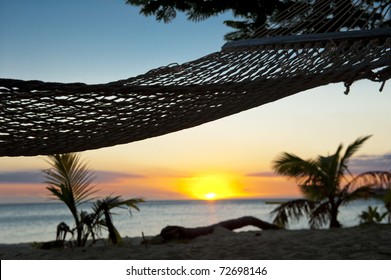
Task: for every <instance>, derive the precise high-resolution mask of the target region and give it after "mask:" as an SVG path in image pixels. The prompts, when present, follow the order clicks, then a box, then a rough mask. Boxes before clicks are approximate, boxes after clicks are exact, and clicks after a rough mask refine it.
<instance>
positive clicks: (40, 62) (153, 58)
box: [0, 0, 391, 203]
mask: <svg viewBox="0 0 391 280" xmlns="http://www.w3.org/2000/svg"><path fill="white" fill-rule="evenodd" d="M230 17H231V15H230V14H227V15H221V16H219V17H216V18H212V19H209V20H207V21H203V22H197V23H193V22H188V21H187V20H186V17H185V16H184V15H179V16H178V17H177V19H176V20H174V21H173V22H172V23H170V24H164V23H159V22H157V21H156V20H155V18H154V17H144V16H142V15H140V14H139V12H138V8H136V7H132V6H129V5H125V1H122V0H115V1H113V0H110V1H109V0H83V1H76V0H68V1H49V0H35V1H31V0H30V1H27V0H0V77H1V78H14V79H26V80H28V79H37V80H43V81H51V82H85V83H106V82H110V81H115V80H119V79H125V78H128V77H132V76H135V75H139V74H142V73H145V72H147V71H149V70H151V69H153V68H156V67H160V66H165V65H168V64H170V63H174V62H176V63H182V62H186V61H190V60H194V59H197V58H200V57H202V56H204V55H207V54H210V53H212V52H215V51H219V50H220V49H221V47H222V45H223V44H224V40H223V36H224V34H225V33H227V32H229V31H230V30H229V29H228V28H227V27H225V26H224V24H223V20H226V19H230ZM379 87H380V84H377V83H372V82H368V81H360V82H357V83H355V84H353V86H352V87H351V93H350V94H349V95H348V96H346V95H344V94H343V92H344V90H345V89H344V86H343V85H342V84H332V85H328V86H324V87H320V88H316V89H312V90H309V91H306V92H303V93H299V94H296V95H294V96H291V97H288V98H285V99H282V100H279V101H277V102H274V103H270V104H266V105H264V106H261V107H259V108H254V109H252V110H248V111H246V112H242V113H240V114H236V115H233V116H230V117H226V118H224V119H221V120H217V121H214V122H211V123H207V124H204V125H201V126H199V127H195V128H191V129H186V130H183V131H179V132H176V133H171V134H168V135H164V136H160V137H155V138H152V139H147V140H144V141H139V142H135V143H129V144H125V145H119V146H114V147H108V148H103V149H99V150H94V151H87V152H84V153H83V158H85V159H86V160H87V161H88V162H89V165H90V167H91V169H93V170H96V171H97V172H98V175H99V176H100V178H101V179H99V180H98V182H97V183H98V184H100V183H102V184H103V183H104V184H106V185H105V187H106V188H107V192H108V193H113V192H116V194H124V195H131V196H143V197H146V198H147V199H170V198H174V199H178V198H186V195H185V192H181V191H179V188H180V187H181V184H182V183H183V182H184V181H186V180H187V181H189V182H190V181H192V182H196V181H197V182H198V181H199V182H201V181H204V182H206V181H208V180H206V179H205V180H199V178H216V176H220V177H222V178H223V177H224V178H226V180H228V179H229V180H232V181H235V182H236V184H237V185H238V188H239V186H240V188H241V189H240V192H241V193H247V194H248V195H252V196H254V197H265V196H267V197H271V196H276V195H277V196H278V195H280V196H282V195H286V196H292V195H297V194H298V193H297V188H295V186H294V184H291V183H290V184H288V183H287V180H286V179H285V178H278V179H277V178H275V176H271V172H272V170H271V163H272V161H273V159H275V158H276V156H278V154H279V153H281V152H283V151H286V152H291V153H295V154H297V155H299V156H302V157H303V158H310V157H314V156H316V155H318V154H322V155H327V154H328V153H333V152H335V150H336V148H337V146H338V145H339V144H340V143H344V144H345V147H346V146H347V145H348V144H350V143H351V142H353V141H354V140H355V139H356V138H358V137H360V136H365V135H373V137H372V138H371V139H369V140H368V141H367V142H366V143H365V145H364V146H363V148H362V149H361V150H360V151H359V153H357V157H356V158H355V159H354V161H353V162H352V164H354V165H355V166H356V168H357V170H365V169H379V168H381V169H391V162H390V157H389V155H390V154H391V111H390V105H389V104H391V85H390V84H389V83H387V84H386V86H385V88H384V90H383V92H382V93H379V92H378V89H379ZM47 167H48V165H47V163H46V162H45V160H44V157H29V158H26V157H18V158H7V157H6V158H0V203H1V202H10V201H15V202H18V201H37V200H40V199H41V200H42V199H44V197H45V188H44V185H43V184H39V182H38V181H39V178H40V177H39V174H38V175H36V176H38V177H36V176H32V178H33V177H34V178H33V179H32V180H31V181H30V182H29V180H28V178H27V177H26V176H29V174H32V173H31V172H33V173H34V174H35V173H39V170H42V169H45V168H47ZM15 172H21V173H15ZM26 172H27V173H26ZM26 174H27V175H26ZM216 174H217V175H216ZM18 176H20V177H18ZM4 178H5V179H4ZM18 178H19V180H18ZM37 178H38V179H37ZM191 178H193V179H194V178H196V179H197V180H195V179H194V180H191ZM10 180H14V181H12V182H10ZM110 180H111V183H110V182H109V181H110ZM119 181H120V182H121V183H120V184H118V182H119ZM28 183H31V184H30V185H29V184H28Z"/></svg>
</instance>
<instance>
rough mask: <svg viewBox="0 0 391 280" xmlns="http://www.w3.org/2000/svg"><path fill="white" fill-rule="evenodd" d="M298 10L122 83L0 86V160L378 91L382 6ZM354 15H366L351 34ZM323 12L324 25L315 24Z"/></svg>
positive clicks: (338, 3)
mask: <svg viewBox="0 0 391 280" xmlns="http://www.w3.org/2000/svg"><path fill="white" fill-rule="evenodd" d="M303 2H305V1H298V3H297V4H296V5H295V9H289V10H287V11H284V12H283V13H281V14H279V15H278V16H279V17H281V18H284V19H285V21H279V23H278V24H275V25H274V26H269V27H268V28H262V29H259V30H258V32H256V33H255V34H253V36H252V37H250V38H248V39H246V40H241V41H234V42H230V43H227V44H226V45H224V46H223V48H222V50H221V51H219V52H216V53H212V54H210V55H207V56H205V57H202V58H200V59H198V60H195V61H191V62H187V63H184V64H181V65H178V64H171V65H168V66H166V67H161V68H157V69H154V70H151V71H149V72H147V73H145V74H143V75H140V76H137V77H133V78H129V79H126V80H120V81H116V82H111V83H107V84H99V85H86V84H82V83H71V84H65V83H47V82H41V81H22V80H12V79H0V156H35V155H48V154H55V153H65V152H77V151H83V150H89V149H96V148H102V147H107V146H113V145H117V144H124V143H129V142H132V141H138V140H142V139H146V138H150V137H154V136H159V135H163V134H167V133H170V132H174V131H178V130H182V129H185V128H190V127H194V126H197V125H200V124H203V123H206V122H209V121H213V120H216V119H219V118H222V117H225V116H229V115H232V114H235V113H238V112H241V111H243V110H247V109H250V108H254V107H257V106H260V105H262V104H265V103H268V102H272V101H276V100H278V99H281V98H283V97H287V96H290V95H293V94H295V93H298V92H301V91H304V90H307V89H311V88H314V87H318V86H322V85H327V84H329V83H338V82H343V83H345V86H346V88H347V92H348V91H349V86H350V85H351V84H352V83H353V82H354V81H357V80H360V79H369V80H372V81H377V82H382V85H381V89H382V88H383V86H384V83H385V81H386V80H388V79H390V78H391V28H377V27H378V26H381V24H382V23H383V22H385V21H387V20H389V16H390V10H391V4H386V5H378V6H376V4H373V5H367V4H365V1H346V0H334V1H318V2H319V3H320V4H318V5H303ZM307 2H308V1H307ZM309 2H310V3H313V2H314V1H309ZM352 5H354V7H355V9H354V10H355V12H354V13H352V12H351V9H350V8H351V6H352ZM349 7H350V8H349ZM357 11H362V13H364V12H365V13H366V14H368V13H369V14H370V16H369V17H368V18H367V20H366V21H365V22H364V23H361V24H360V28H357V22H358V21H359V19H360V17H359V16H360V15H359V14H357ZM327 13H329V14H332V15H333V16H332V17H330V19H331V20H328V21H326V22H324V21H323V22H322V21H320V15H322V18H325V14H327ZM298 15H300V16H298ZM303 15H305V17H304V18H305V20H303ZM334 18H337V19H338V20H332V19H334ZM348 23H349V24H350V26H348Z"/></svg>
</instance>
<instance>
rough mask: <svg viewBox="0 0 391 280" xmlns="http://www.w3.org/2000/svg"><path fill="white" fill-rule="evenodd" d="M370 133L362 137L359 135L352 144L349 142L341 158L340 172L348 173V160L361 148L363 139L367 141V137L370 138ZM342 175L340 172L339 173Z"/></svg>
mask: <svg viewBox="0 0 391 280" xmlns="http://www.w3.org/2000/svg"><path fill="white" fill-rule="evenodd" d="M371 137H372V135H367V136H364V137H359V138H357V139H356V141H354V142H353V143H352V144H350V145H349V146H348V147H347V148H346V151H345V154H344V155H343V156H342V158H341V162H340V164H341V167H340V170H341V172H342V173H345V172H347V173H350V172H349V169H348V166H347V164H348V161H349V159H350V158H351V157H352V156H353V155H354V154H355V153H356V152H357V151H358V150H359V149H360V148H361V146H362V145H363V144H364V142H365V141H367V140H368V139H369V138H371ZM341 175H342V174H341Z"/></svg>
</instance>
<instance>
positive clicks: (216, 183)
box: [181, 174, 244, 200]
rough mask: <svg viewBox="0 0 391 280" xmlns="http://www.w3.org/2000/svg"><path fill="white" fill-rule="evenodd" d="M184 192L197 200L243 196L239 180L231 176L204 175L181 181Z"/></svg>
mask: <svg viewBox="0 0 391 280" xmlns="http://www.w3.org/2000/svg"><path fill="white" fill-rule="evenodd" d="M181 189H182V191H183V192H184V193H185V194H186V195H188V196H190V197H191V198H195V199H202V200H216V199H225V198H234V197H240V196H243V195H244V194H243V192H242V190H241V186H240V184H239V183H238V179H237V178H236V177H235V176H233V175H229V174H202V175H198V176H193V177H190V178H184V179H182V180H181Z"/></svg>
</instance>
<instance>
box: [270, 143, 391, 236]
mask: <svg viewBox="0 0 391 280" xmlns="http://www.w3.org/2000/svg"><path fill="white" fill-rule="evenodd" d="M369 138H370V136H366V137H362V138H358V139H357V140H356V141H354V142H353V143H352V144H351V145H349V146H348V147H347V148H346V150H345V152H344V153H343V152H342V149H343V146H342V144H341V145H339V147H338V148H337V151H336V152H335V153H334V154H332V155H330V156H318V157H317V158H315V159H309V160H304V159H301V158H300V157H298V156H296V155H293V154H289V153H283V154H282V155H281V156H280V157H279V158H277V160H275V161H274V165H273V168H274V170H275V171H276V172H277V173H278V174H281V175H285V176H288V177H290V178H292V179H295V180H296V182H297V183H298V185H299V187H300V190H301V191H302V193H303V195H304V198H303V199H298V200H293V201H288V202H286V203H283V204H281V205H280V206H279V207H278V208H277V209H275V210H273V212H272V213H273V214H276V216H275V219H274V223H276V224H277V225H279V226H281V227H285V226H287V224H288V222H289V219H290V218H293V219H299V218H300V217H303V216H307V217H308V218H309V223H310V226H311V227H312V228H313V227H320V226H323V225H326V224H327V223H328V222H329V226H330V228H336V227H340V226H341V224H340V222H339V220H338V212H339V207H340V206H341V205H344V204H347V203H349V202H350V201H352V200H355V199H360V198H367V197H369V196H371V195H372V194H373V193H372V189H373V188H375V187H378V186H382V185H384V184H386V183H387V182H391V173H390V172H386V171H373V172H365V173H362V174H359V175H354V174H352V173H351V172H350V170H349V168H348V161H349V159H350V158H351V157H352V156H353V154H354V153H355V152H357V150H358V149H359V148H360V147H361V146H362V145H363V143H364V142H365V141H366V140H368V139H369Z"/></svg>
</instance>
